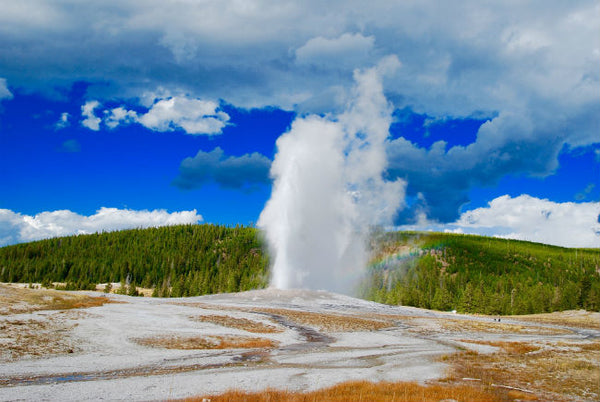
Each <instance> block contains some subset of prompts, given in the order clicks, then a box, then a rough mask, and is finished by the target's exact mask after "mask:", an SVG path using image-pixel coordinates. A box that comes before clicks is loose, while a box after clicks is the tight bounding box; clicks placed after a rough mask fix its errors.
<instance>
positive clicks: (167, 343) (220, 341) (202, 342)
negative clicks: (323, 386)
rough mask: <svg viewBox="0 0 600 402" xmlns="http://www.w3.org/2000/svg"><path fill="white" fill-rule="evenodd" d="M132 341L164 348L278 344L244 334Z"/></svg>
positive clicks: (254, 346)
mask: <svg viewBox="0 0 600 402" xmlns="http://www.w3.org/2000/svg"><path fill="white" fill-rule="evenodd" d="M134 341H135V342H136V343H138V344H140V345H143V346H150V347H153V348H165V349H181V350H193V349H253V348H274V347H276V346H277V345H278V343H277V342H274V341H272V340H270V339H264V338H251V337H246V336H220V335H211V336H189V337H183V336H155V337H150V338H138V339H134Z"/></svg>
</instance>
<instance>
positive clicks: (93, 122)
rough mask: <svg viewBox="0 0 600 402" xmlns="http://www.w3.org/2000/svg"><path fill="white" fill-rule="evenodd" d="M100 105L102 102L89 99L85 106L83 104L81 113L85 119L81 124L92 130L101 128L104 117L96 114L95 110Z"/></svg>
mask: <svg viewBox="0 0 600 402" xmlns="http://www.w3.org/2000/svg"><path fill="white" fill-rule="evenodd" d="M99 106H100V102H98V101H96V100H94V101H87V102H86V103H85V104H84V105H83V106H81V115H82V116H83V117H84V119H83V120H82V121H81V124H82V125H83V126H85V127H87V128H89V129H90V130H94V131H98V130H100V122H101V121H102V119H101V118H100V117H97V116H96V115H95V114H94V110H95V109H96V108H97V107H99Z"/></svg>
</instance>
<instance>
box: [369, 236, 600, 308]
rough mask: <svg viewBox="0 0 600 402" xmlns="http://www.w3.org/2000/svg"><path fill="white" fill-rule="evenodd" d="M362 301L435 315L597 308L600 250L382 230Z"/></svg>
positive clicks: (373, 242)
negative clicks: (442, 312)
mask: <svg viewBox="0 0 600 402" xmlns="http://www.w3.org/2000/svg"><path fill="white" fill-rule="evenodd" d="M371 247H372V250H373V251H372V255H373V259H372V262H371V264H370V265H369V267H370V270H369V275H368V277H367V278H366V280H365V281H364V282H363V283H362V284H361V286H360V288H359V291H358V293H359V295H360V296H361V297H363V298H365V299H369V300H374V301H377V302H380V303H387V304H394V305H396V304H402V305H408V306H415V307H423V308H428V309H435V310H446V311H449V310H456V311H458V312H470V313H482V314H501V315H509V314H532V313H545V312H552V311H563V310H571V309H581V308H583V309H587V310H592V311H600V250H599V249H570V248H562V247H555V246H549V245H545V244H539V243H531V242H526V241H518V240H507V239H500V238H491V237H481V236H473V235H458V234H448V233H422V232H421V233H419V232H381V233H378V234H377V235H375V236H374V237H373V239H372V240H371Z"/></svg>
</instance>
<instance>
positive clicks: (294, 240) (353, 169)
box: [258, 57, 405, 293]
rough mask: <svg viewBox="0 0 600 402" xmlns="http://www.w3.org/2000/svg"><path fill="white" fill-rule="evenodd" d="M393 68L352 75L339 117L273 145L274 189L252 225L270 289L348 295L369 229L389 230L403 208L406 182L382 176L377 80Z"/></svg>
mask: <svg viewBox="0 0 600 402" xmlns="http://www.w3.org/2000/svg"><path fill="white" fill-rule="evenodd" d="M399 64H400V63H399V61H398V60H397V58H395V57H388V58H386V59H384V60H383V61H382V62H381V63H379V64H378V65H377V66H376V67H374V68H371V69H368V70H366V71H358V70H357V71H355V73H354V79H355V87H354V88H353V91H352V96H351V99H350V101H349V102H348V105H347V108H346V111H345V112H343V113H341V114H339V115H332V116H327V117H321V116H315V115H309V116H306V117H299V118H297V119H296V120H294V122H293V123H292V126H291V128H290V130H289V131H288V132H286V133H284V134H283V135H282V136H281V137H280V138H279V139H278V140H277V154H276V156H275V160H274V162H273V164H272V166H271V176H272V178H273V180H274V183H273V191H272V194H271V198H270V200H269V201H268V202H267V204H266V206H265V209H264V210H263V211H262V213H261V215H260V218H259V221H258V226H259V227H260V228H261V229H263V230H264V231H265V233H266V238H267V241H268V244H269V248H270V252H271V256H272V279H271V284H272V285H273V286H275V287H277V288H280V289H290V288H310V289H327V290H331V291H335V292H342V293H348V292H350V291H351V290H352V288H353V286H354V285H355V284H356V281H357V279H359V278H360V276H361V273H362V272H363V269H364V267H365V265H366V261H367V258H368V254H367V247H366V246H367V245H366V241H367V236H368V232H369V228H371V227H373V226H374V225H385V224H389V223H390V222H391V220H392V218H393V216H394V214H395V213H396V211H397V209H398V208H399V207H400V206H401V205H402V202H403V199H404V190H405V183H404V182H403V181H401V180H396V181H393V182H391V181H386V180H384V178H383V173H384V171H385V168H386V166H387V160H386V153H385V141H386V139H387V138H388V136H389V126H390V123H391V121H392V108H391V106H390V105H389V103H388V102H387V100H386V98H385V96H384V94H383V85H382V82H381V79H382V74H384V73H385V72H386V71H390V70H392V69H395V68H397V67H398V66H399Z"/></svg>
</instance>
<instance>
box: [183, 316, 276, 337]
mask: <svg viewBox="0 0 600 402" xmlns="http://www.w3.org/2000/svg"><path fill="white" fill-rule="evenodd" d="M192 319H193V320H197V321H202V322H210V323H212V324H217V325H220V326H222V327H229V328H235V329H241V330H244V331H247V332H252V333H255V334H272V333H278V332H283V329H281V328H279V327H276V326H273V325H268V324H265V323H262V322H260V321H253V320H248V319H246V318H234V317H231V316H227V315H201V316H197V317H192Z"/></svg>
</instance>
